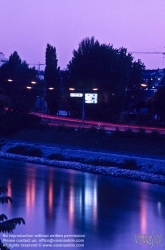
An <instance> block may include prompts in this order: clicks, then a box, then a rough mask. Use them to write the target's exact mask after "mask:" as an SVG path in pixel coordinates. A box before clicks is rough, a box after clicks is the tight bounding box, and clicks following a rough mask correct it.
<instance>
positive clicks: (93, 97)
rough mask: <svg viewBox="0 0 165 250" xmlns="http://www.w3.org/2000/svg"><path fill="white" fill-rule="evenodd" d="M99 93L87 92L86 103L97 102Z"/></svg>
mask: <svg viewBox="0 0 165 250" xmlns="http://www.w3.org/2000/svg"><path fill="white" fill-rule="evenodd" d="M97 97H98V94H95V93H92V94H91V93H86V94H85V103H97Z"/></svg>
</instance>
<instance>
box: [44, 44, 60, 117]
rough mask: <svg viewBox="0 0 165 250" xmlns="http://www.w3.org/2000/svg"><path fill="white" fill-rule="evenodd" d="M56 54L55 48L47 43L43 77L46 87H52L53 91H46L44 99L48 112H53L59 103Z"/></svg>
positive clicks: (58, 69)
mask: <svg viewBox="0 0 165 250" xmlns="http://www.w3.org/2000/svg"><path fill="white" fill-rule="evenodd" d="M57 62H58V60H57V55H56V48H55V47H53V46H51V45H50V44H47V47H46V54H45V64H46V67H45V77H44V80H45V82H46V87H47V89H48V88H50V87H53V88H54V90H53V91H47V94H46V101H47V103H48V109H49V111H50V113H52V114H55V113H56V112H57V109H58V105H59V71H60V68H59V67H57Z"/></svg>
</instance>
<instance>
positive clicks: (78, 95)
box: [70, 93, 83, 97]
mask: <svg viewBox="0 0 165 250" xmlns="http://www.w3.org/2000/svg"><path fill="white" fill-rule="evenodd" d="M70 97H83V94H82V93H70Z"/></svg>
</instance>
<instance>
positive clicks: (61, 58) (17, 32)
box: [0, 0, 165, 69]
mask: <svg viewBox="0 0 165 250" xmlns="http://www.w3.org/2000/svg"><path fill="white" fill-rule="evenodd" d="M164 26H165V0H0V52H3V53H4V54H5V57H9V56H10V54H11V53H13V52H14V51H15V50H16V51H17V52H18V54H19V55H20V57H21V59H22V60H25V61H26V62H27V63H38V62H40V63H45V50H46V45H47V43H49V44H51V45H53V46H55V47H56V50H57V58H58V65H59V66H60V67H61V69H64V68H66V65H67V64H68V62H69V61H70V60H71V58H72V51H73V49H77V48H78V44H79V43H80V42H81V41H82V39H83V38H86V37H92V36H94V37H95V38H96V39H97V40H98V41H99V42H100V43H106V44H109V43H110V44H111V45H112V44H113V47H114V48H119V47H122V46H123V47H125V48H127V50H128V51H151V52H152V51H160V52H165V28H164ZM133 56H134V58H135V59H138V58H139V59H141V60H142V62H144V64H145V65H146V68H149V69H153V68H154V69H157V68H165V58H163V54H160V55H153V54H151V55H147V54H133ZM164 57H165V55H164Z"/></svg>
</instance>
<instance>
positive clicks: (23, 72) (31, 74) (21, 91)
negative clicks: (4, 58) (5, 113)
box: [0, 51, 37, 112]
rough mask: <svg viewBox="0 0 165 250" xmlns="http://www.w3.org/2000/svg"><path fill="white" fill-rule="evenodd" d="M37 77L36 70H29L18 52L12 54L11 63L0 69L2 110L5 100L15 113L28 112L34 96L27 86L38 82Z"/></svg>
mask: <svg viewBox="0 0 165 250" xmlns="http://www.w3.org/2000/svg"><path fill="white" fill-rule="evenodd" d="M36 76H37V71H36V70H35V68H29V66H28V64H27V63H26V62H25V61H21V58H20V56H19V55H18V53H17V52H16V51H15V52H14V53H13V54H11V56H10V57H9V61H8V62H6V63H4V64H3V65H2V66H1V67H0V88H1V98H0V100H1V102H0V103H1V107H0V108H1V110H2V106H3V104H2V103H4V101H3V99H5V100H6V101H5V105H6V104H7V106H9V107H10V108H12V109H13V110H14V111H19V112H21V111H28V110H29V108H30V106H31V102H32V95H31V92H30V93H27V89H26V86H27V85H29V84H30V82H31V81H32V80H33V81H34V80H36ZM2 94H3V95H2ZM29 94H30V95H29ZM6 102H7V103H6Z"/></svg>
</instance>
